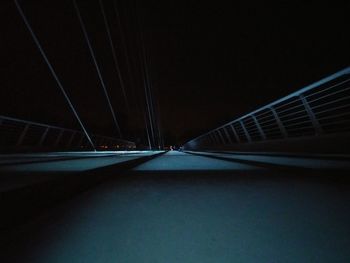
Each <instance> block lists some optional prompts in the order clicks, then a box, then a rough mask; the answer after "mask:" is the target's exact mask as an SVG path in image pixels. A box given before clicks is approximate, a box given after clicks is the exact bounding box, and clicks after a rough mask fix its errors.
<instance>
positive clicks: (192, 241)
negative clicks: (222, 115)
mask: <svg viewBox="0 0 350 263" xmlns="http://www.w3.org/2000/svg"><path fill="white" fill-rule="evenodd" d="M108 158H110V157H108ZM104 172H108V173H110V171H104ZM116 173H118V176H116V177H115V178H114V179H113V180H110V181H108V182H106V183H103V184H100V185H98V186H96V187H95V188H93V189H90V190H89V191H86V192H84V193H82V194H79V195H77V196H76V197H75V198H73V199H71V200H69V201H66V202H64V203H61V204H60V205H59V206H56V207H55V208H52V209H49V210H46V211H45V212H43V213H41V215H40V216H39V217H37V218H35V219H34V220H31V221H30V222H28V223H26V224H23V225H21V226H18V227H16V229H15V230H14V231H13V232H11V234H9V235H7V237H6V239H5V241H6V243H7V245H6V246H5V245H4V247H6V250H4V251H6V253H3V255H2V256H0V258H1V257H6V260H9V259H10V260H12V262H15V260H18V258H20V259H22V260H23V259H25V260H23V261H25V262H94V263H95V262H215V263H216V262H230V263H231V262H348V260H349V259H350V251H349V249H348V248H349V247H350V224H349V222H350V205H349V204H350V202H349V201H350V191H349V190H350V184H349V183H348V181H347V180H344V179H337V180H333V179H332V177H331V176H333V175H336V174H335V173H333V172H329V174H328V175H329V176H330V177H327V176H325V177H317V176H308V171H304V172H303V171H302V170H300V171H298V172H297V171H294V170H293V171H288V170H286V171H283V170H280V169H277V170H273V169H268V168H267V167H262V166H259V165H253V164H249V163H241V162H235V161H228V160H220V159H212V158H209V157H205V156H197V155H190V154H186V153H179V152H168V153H166V154H164V155H162V156H159V157H157V158H155V159H152V160H149V161H148V162H145V163H143V164H140V165H139V166H137V167H135V168H133V169H132V170H131V171H129V172H123V173H120V172H116ZM112 174H113V172H112ZM1 262H6V261H3V260H2V261H1Z"/></svg>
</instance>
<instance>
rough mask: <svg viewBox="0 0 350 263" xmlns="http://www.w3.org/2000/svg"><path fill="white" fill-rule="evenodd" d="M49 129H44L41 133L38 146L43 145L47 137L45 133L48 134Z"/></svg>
mask: <svg viewBox="0 0 350 263" xmlns="http://www.w3.org/2000/svg"><path fill="white" fill-rule="evenodd" d="M49 130H50V128H49V127H46V129H45V131H44V132H43V135H41V138H40V141H39V146H41V145H43V143H44V140H45V138H46V136H47V133H48V132H49Z"/></svg>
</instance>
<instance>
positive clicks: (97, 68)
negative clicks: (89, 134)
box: [73, 0, 122, 138]
mask: <svg viewBox="0 0 350 263" xmlns="http://www.w3.org/2000/svg"><path fill="white" fill-rule="evenodd" d="M73 4H74V7H75V10H76V13H77V15H78V19H79V23H80V26H81V29H82V31H83V34H84V37H85V40H86V43H87V45H88V48H89V51H90V54H91V57H92V60H93V62H94V65H95V68H96V71H97V75H98V78H99V80H100V83H101V86H102V89H103V91H104V94H105V96H106V99H107V102H108V106H109V109H110V111H111V113H112V117H113V120H114V124H115V126H116V128H117V131H118V133H119V136H120V137H121V138H122V134H121V130H120V127H119V124H118V121H117V118H116V115H115V111H114V109H113V107H112V103H111V101H110V98H109V95H108V92H107V88H106V85H105V82H104V80H103V78H102V74H101V70H100V67H99V66H98V63H97V60H96V56H95V52H94V50H93V48H92V45H91V42H90V39H89V36H88V34H87V31H86V27H85V24H84V22H83V19H82V16H81V13H80V10H79V7H78V5H77V2H76V0H73Z"/></svg>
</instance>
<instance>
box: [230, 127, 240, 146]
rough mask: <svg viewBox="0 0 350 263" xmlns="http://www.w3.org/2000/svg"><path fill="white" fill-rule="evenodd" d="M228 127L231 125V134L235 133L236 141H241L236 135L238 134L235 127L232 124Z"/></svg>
mask: <svg viewBox="0 0 350 263" xmlns="http://www.w3.org/2000/svg"><path fill="white" fill-rule="evenodd" d="M230 127H231V130H232V132H233V134H234V135H235V138H236V141H237V142H238V143H240V142H241V139H240V138H239V136H238V134H237V132H236V129H235V127H233V124H231V125H230Z"/></svg>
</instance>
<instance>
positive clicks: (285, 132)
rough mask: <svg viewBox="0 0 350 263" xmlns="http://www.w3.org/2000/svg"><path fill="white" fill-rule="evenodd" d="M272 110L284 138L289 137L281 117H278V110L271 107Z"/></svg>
mask: <svg viewBox="0 0 350 263" xmlns="http://www.w3.org/2000/svg"><path fill="white" fill-rule="evenodd" d="M270 110H271V112H272V114H273V116H274V117H275V120H276V122H277V125H278V128H279V129H280V131H281V134H282V137H283V138H287V137H288V133H287V130H286V128H284V125H283V123H282V121H281V119H280V117H278V114H277V112H276V110H275V109H274V108H273V107H270Z"/></svg>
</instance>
